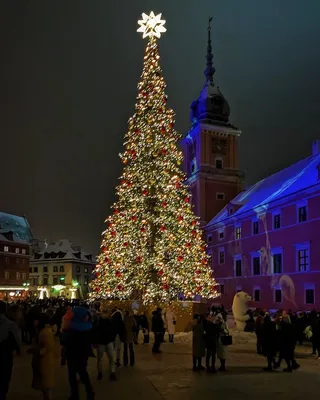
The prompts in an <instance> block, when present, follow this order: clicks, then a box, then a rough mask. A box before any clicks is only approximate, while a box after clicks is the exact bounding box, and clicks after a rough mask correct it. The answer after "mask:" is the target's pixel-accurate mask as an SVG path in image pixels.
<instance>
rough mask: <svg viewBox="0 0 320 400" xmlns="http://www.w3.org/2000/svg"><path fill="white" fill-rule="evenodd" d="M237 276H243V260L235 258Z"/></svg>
mask: <svg viewBox="0 0 320 400" xmlns="http://www.w3.org/2000/svg"><path fill="white" fill-rule="evenodd" d="M235 276H242V260H241V258H238V259H235Z"/></svg>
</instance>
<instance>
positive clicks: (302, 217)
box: [298, 206, 307, 222]
mask: <svg viewBox="0 0 320 400" xmlns="http://www.w3.org/2000/svg"><path fill="white" fill-rule="evenodd" d="M306 220H307V206H302V207H299V208H298V221H299V222H306Z"/></svg>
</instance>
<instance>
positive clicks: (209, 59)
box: [204, 17, 216, 83]
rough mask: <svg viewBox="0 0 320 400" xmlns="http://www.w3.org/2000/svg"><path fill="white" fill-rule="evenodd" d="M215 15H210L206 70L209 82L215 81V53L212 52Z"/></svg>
mask: <svg viewBox="0 0 320 400" xmlns="http://www.w3.org/2000/svg"><path fill="white" fill-rule="evenodd" d="M212 19H213V17H209V24H208V45H207V55H206V59H207V66H206V69H205V70H204V74H205V76H206V81H207V83H208V82H210V83H213V75H214V73H215V71H216V70H215V68H214V66H213V64H212V60H213V54H212V46H211V21H212Z"/></svg>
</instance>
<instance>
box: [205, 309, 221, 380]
mask: <svg viewBox="0 0 320 400" xmlns="http://www.w3.org/2000/svg"><path fill="white" fill-rule="evenodd" d="M204 329H205V346H206V367H207V372H209V373H216V372H217V370H216V368H215V362H216V354H217V342H218V326H217V325H216V324H215V323H214V318H213V317H212V315H211V314H209V315H208V316H207V318H206V321H205V324H204Z"/></svg>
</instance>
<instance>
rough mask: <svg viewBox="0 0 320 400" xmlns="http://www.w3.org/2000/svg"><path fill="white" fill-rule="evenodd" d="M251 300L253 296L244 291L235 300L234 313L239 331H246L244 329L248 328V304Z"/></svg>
mask: <svg viewBox="0 0 320 400" xmlns="http://www.w3.org/2000/svg"><path fill="white" fill-rule="evenodd" d="M251 300H252V298H251V296H249V295H248V293H246V292H242V291H241V292H238V293H237V294H236V295H235V296H234V298H233V303H232V313H233V317H234V321H235V323H236V326H237V329H239V331H244V328H245V327H246V321H248V320H249V318H250V316H249V315H248V302H249V301H251Z"/></svg>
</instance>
